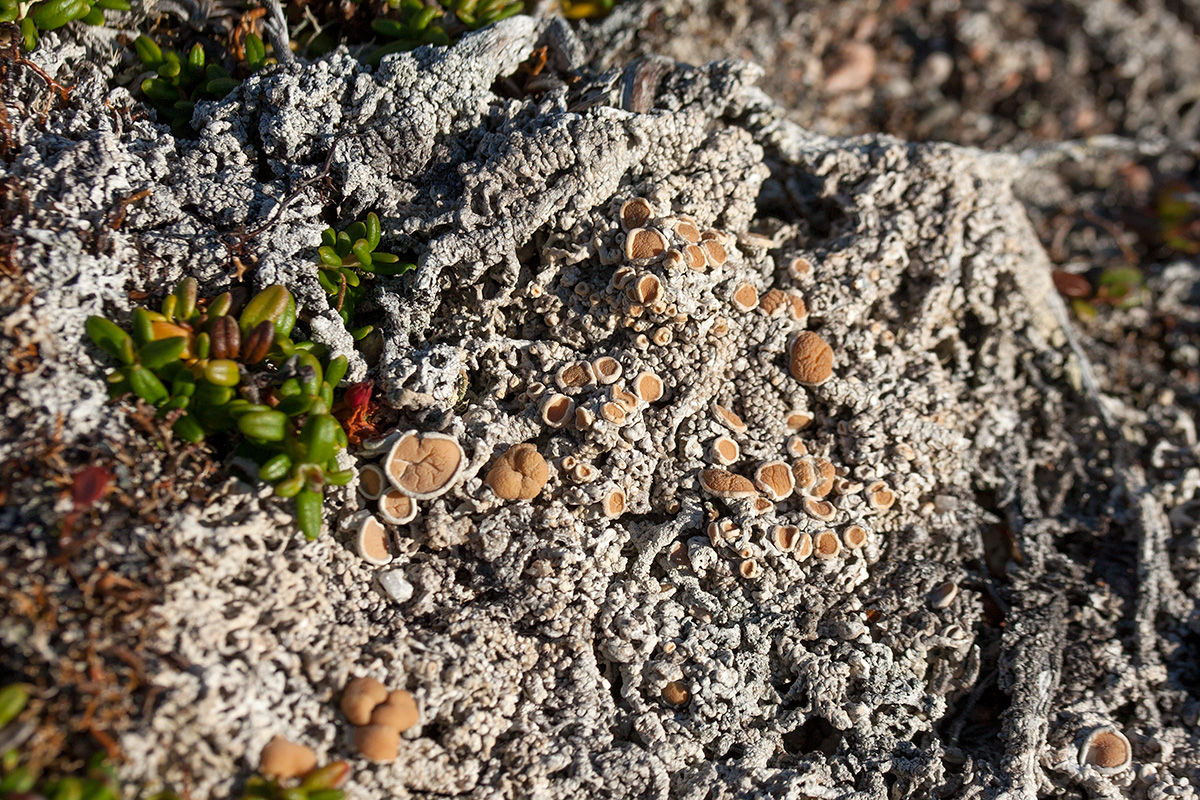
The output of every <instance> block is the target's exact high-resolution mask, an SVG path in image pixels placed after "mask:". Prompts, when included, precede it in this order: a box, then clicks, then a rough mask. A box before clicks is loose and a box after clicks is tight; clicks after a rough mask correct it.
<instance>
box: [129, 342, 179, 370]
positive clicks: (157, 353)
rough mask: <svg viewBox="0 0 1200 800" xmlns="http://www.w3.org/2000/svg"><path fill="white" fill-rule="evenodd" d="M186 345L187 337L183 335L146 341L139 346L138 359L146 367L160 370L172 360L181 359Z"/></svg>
mask: <svg viewBox="0 0 1200 800" xmlns="http://www.w3.org/2000/svg"><path fill="white" fill-rule="evenodd" d="M186 347H187V339H185V338H183V337H182V336H172V337H170V338H169V339H156V340H154V341H151V342H146V343H145V344H144V345H142V346H141V347H139V348H138V361H140V362H141V363H142V366H144V367H149V368H150V369H152V370H158V369H161V368H162V367H165V366H166V365H167V364H169V363H171V362H172V361H177V360H179V357H180V356H181V355H182V354H183V351H184V349H185V348H186Z"/></svg>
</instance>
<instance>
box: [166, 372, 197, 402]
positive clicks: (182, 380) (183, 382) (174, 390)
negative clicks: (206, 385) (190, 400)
mask: <svg viewBox="0 0 1200 800" xmlns="http://www.w3.org/2000/svg"><path fill="white" fill-rule="evenodd" d="M195 393H196V379H195V378H193V377H192V373H190V372H188V371H187V370H184V371H183V372H180V373H179V374H178V375H176V376H175V378H174V380H172V381H171V396H172V397H191V396H192V395H194V394H195Z"/></svg>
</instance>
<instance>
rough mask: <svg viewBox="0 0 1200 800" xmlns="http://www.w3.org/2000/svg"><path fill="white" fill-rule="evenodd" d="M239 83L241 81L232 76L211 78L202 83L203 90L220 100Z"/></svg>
mask: <svg viewBox="0 0 1200 800" xmlns="http://www.w3.org/2000/svg"><path fill="white" fill-rule="evenodd" d="M240 85H241V81H239V80H235V79H234V78H229V77H222V78H213V79H212V80H210V81H209V82H208V83H206V84H205V85H204V90H205V91H206V92H208V93H209V94H210V95H212V96H213V97H214V98H216V99H217V100H220V99H221V98H223V97H224V96H225V95H227V94H229V93H230V92H232V91H233V90H234V89H236V88H237V87H238V86H240Z"/></svg>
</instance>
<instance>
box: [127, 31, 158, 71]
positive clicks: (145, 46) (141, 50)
mask: <svg viewBox="0 0 1200 800" xmlns="http://www.w3.org/2000/svg"><path fill="white" fill-rule="evenodd" d="M133 49H134V50H136V51H137V54H138V58H139V59H141V61H142V63H143V64H145V65H146V66H147V67H150V68H151V69H154V68H155V67H157V66H158V65H159V64H161V63H162V60H163V54H162V48H160V47H159V46H158V44H157V43H156V42H155V41H154V40H153V39H151V38H150V37H149V36H145V35H142V36H139V37H137V38H136V39H134V40H133Z"/></svg>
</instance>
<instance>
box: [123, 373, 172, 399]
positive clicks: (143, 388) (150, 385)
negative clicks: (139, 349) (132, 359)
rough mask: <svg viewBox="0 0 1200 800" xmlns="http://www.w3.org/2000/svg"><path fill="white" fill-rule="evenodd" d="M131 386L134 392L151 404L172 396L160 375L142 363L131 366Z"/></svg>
mask: <svg viewBox="0 0 1200 800" xmlns="http://www.w3.org/2000/svg"><path fill="white" fill-rule="evenodd" d="M129 386H130V388H132V389H133V393H134V394H136V395H137V396H138V397H140V398H142V399H143V400H145V401H146V402H147V403H150V404H151V405H158V404H159V403H163V402H165V401H166V399H167V398H168V397H169V396H170V395H169V393H168V392H167V387H166V386H163V382H162V381H160V380H159V379H158V376H157V375H155V374H154V373H153V372H151V371H150V370H148V369H146V368H145V367H143V366H142V365H140V364H135V365H134V366H132V367H130V368H129Z"/></svg>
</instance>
